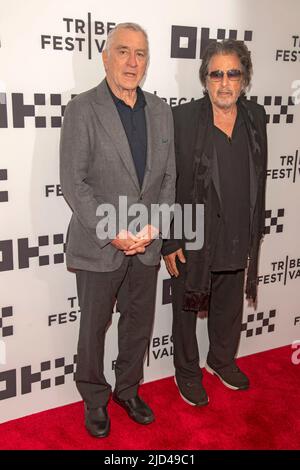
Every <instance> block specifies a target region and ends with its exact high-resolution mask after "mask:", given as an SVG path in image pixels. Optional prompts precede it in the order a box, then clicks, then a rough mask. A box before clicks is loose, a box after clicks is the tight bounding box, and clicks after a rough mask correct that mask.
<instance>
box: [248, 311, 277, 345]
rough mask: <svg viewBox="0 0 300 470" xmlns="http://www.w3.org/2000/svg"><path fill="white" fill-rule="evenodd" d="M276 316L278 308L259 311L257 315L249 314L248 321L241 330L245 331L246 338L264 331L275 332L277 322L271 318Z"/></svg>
mask: <svg viewBox="0 0 300 470" xmlns="http://www.w3.org/2000/svg"><path fill="white" fill-rule="evenodd" d="M275 317H276V310H269V312H258V313H257V314H256V315H255V314H251V315H248V316H247V321H246V322H244V323H242V328H241V331H242V332H245V335H246V338H251V337H252V336H259V335H262V334H263V333H273V331H274V330H275V324H274V323H271V320H272V319H274V318H275Z"/></svg>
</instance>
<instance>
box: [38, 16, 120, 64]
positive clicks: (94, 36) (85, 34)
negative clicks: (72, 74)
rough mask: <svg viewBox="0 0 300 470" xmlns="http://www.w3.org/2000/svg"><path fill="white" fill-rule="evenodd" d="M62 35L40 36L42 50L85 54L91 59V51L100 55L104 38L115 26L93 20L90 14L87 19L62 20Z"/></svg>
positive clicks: (109, 22)
mask: <svg viewBox="0 0 300 470" xmlns="http://www.w3.org/2000/svg"><path fill="white" fill-rule="evenodd" d="M62 25H63V29H64V31H65V34H64V35H52V34H49V32H47V34H41V48H42V49H43V50H49V49H50V50H53V51H69V52H74V51H75V52H83V53H86V54H87V56H88V58H89V59H92V55H93V50H94V49H96V51H97V53H101V52H102V51H103V49H104V46H105V42H106V36H107V34H108V33H109V31H110V30H111V29H113V28H114V27H115V26H116V23H115V22H112V21H99V20H96V21H95V20H93V19H92V14H91V13H88V14H87V18H62Z"/></svg>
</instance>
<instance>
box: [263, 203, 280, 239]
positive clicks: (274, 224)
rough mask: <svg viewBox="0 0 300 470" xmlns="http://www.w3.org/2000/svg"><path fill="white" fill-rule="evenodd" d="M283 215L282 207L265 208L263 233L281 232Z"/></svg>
mask: <svg viewBox="0 0 300 470" xmlns="http://www.w3.org/2000/svg"><path fill="white" fill-rule="evenodd" d="M283 217H284V209H277V210H267V211H266V212H265V234H266V235H269V234H270V233H271V231H272V232H273V233H281V232H283V223H282V218H283Z"/></svg>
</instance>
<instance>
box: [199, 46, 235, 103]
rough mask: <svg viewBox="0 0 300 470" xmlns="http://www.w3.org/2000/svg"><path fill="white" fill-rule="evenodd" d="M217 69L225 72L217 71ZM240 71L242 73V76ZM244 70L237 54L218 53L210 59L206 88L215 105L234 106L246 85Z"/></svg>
mask: <svg viewBox="0 0 300 470" xmlns="http://www.w3.org/2000/svg"><path fill="white" fill-rule="evenodd" d="M217 71H219V72H223V74H222V73H219V74H217V73H215V72H217ZM228 71H229V73H228V75H227V72H228ZM238 71H239V72H240V73H241V76H240V77H239V76H238V75H239V74H238ZM242 71H243V68H242V65H241V62H240V59H239V58H238V56H237V55H236V54H227V55H224V54H216V55H214V56H213V57H212V58H211V59H210V62H209V64H208V75H207V78H206V89H207V91H208V94H209V97H210V100H211V102H212V104H213V105H214V106H216V107H217V108H220V109H229V108H231V107H232V106H234V104H235V103H236V102H237V100H238V98H239V96H240V94H241V91H242V90H243V87H244V79H243V74H242ZM212 72H213V73H212ZM218 75H219V77H218ZM222 75H223V76H222ZM221 76H222V77H221Z"/></svg>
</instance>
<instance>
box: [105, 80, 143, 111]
mask: <svg viewBox="0 0 300 470" xmlns="http://www.w3.org/2000/svg"><path fill="white" fill-rule="evenodd" d="M106 85H107V88H108V89H109V92H110V94H111V97H112V99H113V101H114V103H115V105H116V106H127V107H128V108H130V106H128V105H127V104H126V103H125V102H124V101H123V100H121V99H120V98H118V97H117V96H116V95H115V94H114V93H113V92H112V90H111V88H110V86H109V84H108V82H107V80H106ZM136 94H137V98H136V102H135V104H134V107H133V108H130V109H133V110H135V111H136V110H138V109H141V108H144V107H145V106H146V100H145V95H144V93H143V91H142V89H141V88H140V87H139V86H138V87H137V89H136Z"/></svg>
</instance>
